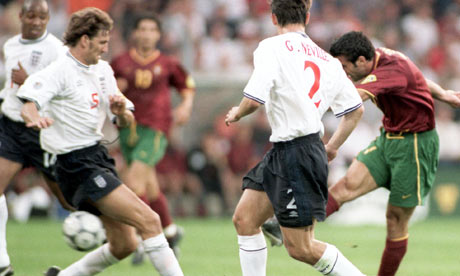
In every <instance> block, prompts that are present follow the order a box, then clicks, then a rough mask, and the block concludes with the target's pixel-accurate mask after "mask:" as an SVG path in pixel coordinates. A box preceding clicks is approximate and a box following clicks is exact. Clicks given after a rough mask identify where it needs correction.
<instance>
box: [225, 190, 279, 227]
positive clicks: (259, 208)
mask: <svg viewBox="0 0 460 276" xmlns="http://www.w3.org/2000/svg"><path fill="white" fill-rule="evenodd" d="M273 213H274V212H273V207H272V205H271V203H270V200H269V199H268V196H267V194H266V193H265V192H264V191H257V190H253V189H245V190H244V191H243V195H242V196H241V198H240V201H239V202H238V204H237V206H236V208H235V213H234V215H233V222H234V224H235V227H236V228H237V231H238V234H240V235H252V234H256V233H257V232H258V231H259V230H258V229H259V227H260V226H261V225H262V224H263V223H264V222H265V221H266V220H267V219H268V218H270V217H272V216H273ZM254 231H255V232H256V233H252V232H254ZM248 232H251V233H248Z"/></svg>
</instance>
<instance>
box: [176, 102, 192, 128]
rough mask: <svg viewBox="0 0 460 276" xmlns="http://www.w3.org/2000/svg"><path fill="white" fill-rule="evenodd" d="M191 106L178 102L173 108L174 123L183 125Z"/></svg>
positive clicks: (188, 115) (188, 117) (189, 113)
mask: <svg viewBox="0 0 460 276" xmlns="http://www.w3.org/2000/svg"><path fill="white" fill-rule="evenodd" d="M191 114H192V108H191V107H190V106H188V105H184V104H180V105H178V106H177V107H176V109H175V110H174V124H177V125H179V126H181V125H184V124H186V123H187V122H188V120H189V119H190V115H191Z"/></svg>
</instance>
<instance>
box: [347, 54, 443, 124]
mask: <svg viewBox="0 0 460 276" xmlns="http://www.w3.org/2000/svg"><path fill="white" fill-rule="evenodd" d="M375 59H376V61H375V65H374V69H373V70H372V72H371V73H370V74H369V75H368V76H367V77H366V78H364V80H362V81H361V82H360V83H357V84H356V87H357V88H358V89H361V90H364V91H365V92H367V93H368V94H370V95H371V98H372V100H373V101H374V103H376V104H377V106H378V107H379V108H380V109H381V110H382V111H383V114H384V116H383V127H384V128H385V130H386V131H388V132H400V131H403V132H406V131H409V132H422V131H427V130H431V129H433V128H434V127H435V121H434V102H433V98H432V96H431V92H430V90H429V88H428V85H427V83H426V81H425V77H424V76H423V74H422V72H420V70H419V69H418V68H417V67H416V66H415V65H414V64H413V63H412V61H411V60H410V59H409V58H407V57H406V56H405V55H403V54H402V53H400V52H397V51H393V50H390V49H386V48H379V49H377V50H376V57H375Z"/></svg>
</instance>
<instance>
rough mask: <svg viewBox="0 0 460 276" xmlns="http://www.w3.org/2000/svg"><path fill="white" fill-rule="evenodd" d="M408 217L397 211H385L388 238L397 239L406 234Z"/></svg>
mask: <svg viewBox="0 0 460 276" xmlns="http://www.w3.org/2000/svg"><path fill="white" fill-rule="evenodd" d="M409 218H410V217H406V216H404V215H401V214H399V213H398V212H392V211H387V213H386V220H387V235H388V237H389V238H390V239H397V238H401V237H404V236H406V235H407V234H408V225H409Z"/></svg>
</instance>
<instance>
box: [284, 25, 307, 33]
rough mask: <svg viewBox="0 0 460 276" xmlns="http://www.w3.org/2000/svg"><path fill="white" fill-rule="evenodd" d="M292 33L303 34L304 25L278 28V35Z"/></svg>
mask: <svg viewBox="0 0 460 276" xmlns="http://www.w3.org/2000/svg"><path fill="white" fill-rule="evenodd" d="M292 32H301V33H305V25H304V24H288V25H285V26H282V27H281V26H278V34H286V33H292Z"/></svg>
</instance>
